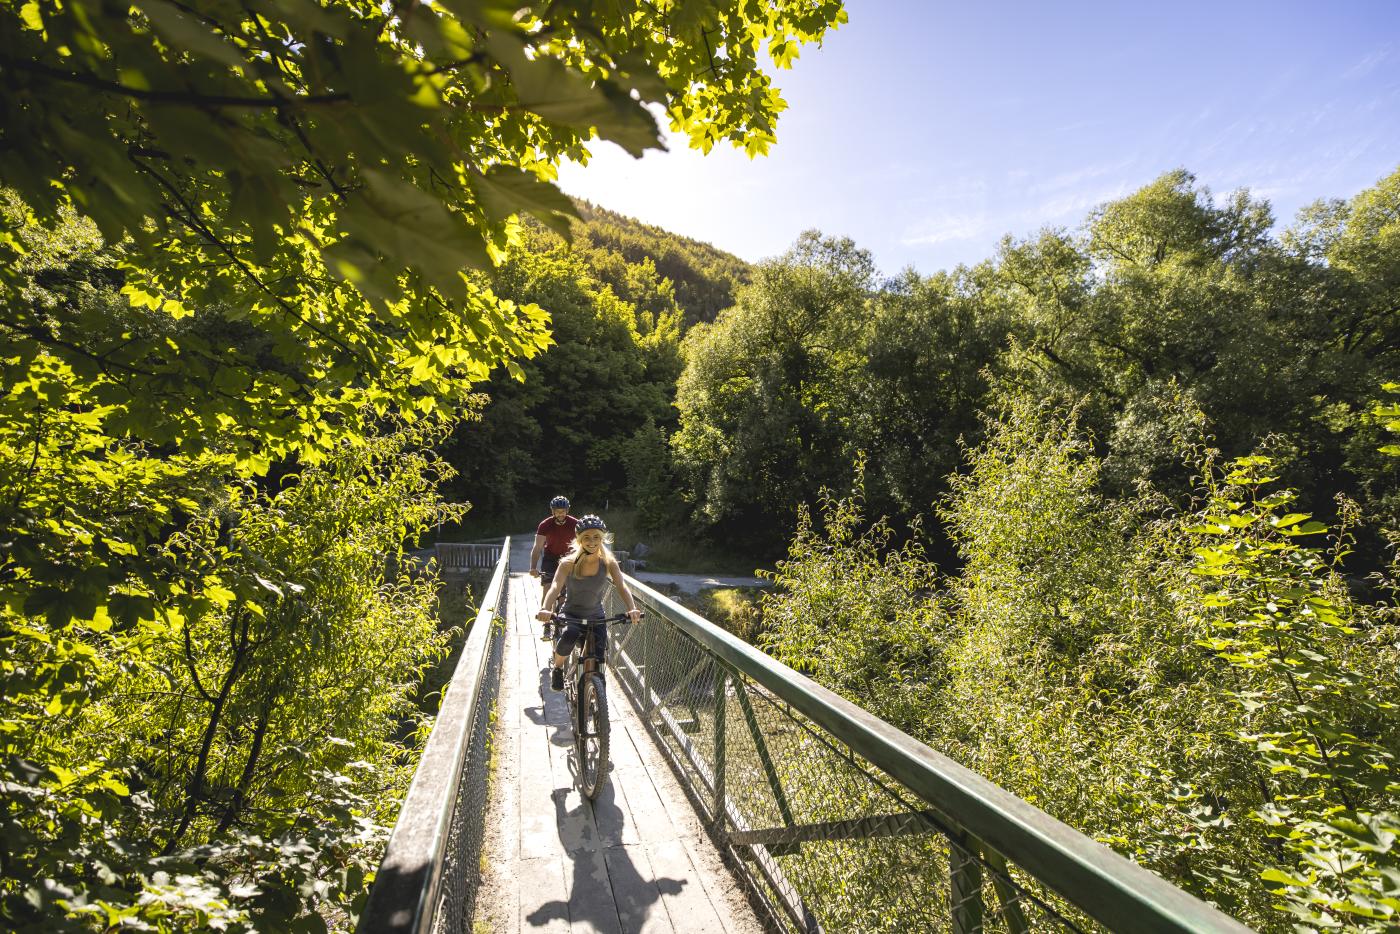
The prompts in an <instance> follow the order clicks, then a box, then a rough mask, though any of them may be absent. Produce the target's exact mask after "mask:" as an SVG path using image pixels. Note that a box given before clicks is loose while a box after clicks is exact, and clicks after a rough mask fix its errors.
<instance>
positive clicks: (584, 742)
mask: <svg viewBox="0 0 1400 934" xmlns="http://www.w3.org/2000/svg"><path fill="white" fill-rule="evenodd" d="M581 688H582V690H581V691H580V692H579V704H578V706H579V726H578V729H579V734H578V740H579V744H578V750H579V785H580V790H581V791H582V792H583V796H584V797H585V798H589V799H592V798H596V797H598V792H600V791H602V790H603V786H604V785H605V784H607V781H608V695H607V691H606V688H605V685H604V683H603V676H602V675H601V674H599V673H598V672H596V671H591V672H589V673H588V674H586V675H584V677H583V684H582V685H581Z"/></svg>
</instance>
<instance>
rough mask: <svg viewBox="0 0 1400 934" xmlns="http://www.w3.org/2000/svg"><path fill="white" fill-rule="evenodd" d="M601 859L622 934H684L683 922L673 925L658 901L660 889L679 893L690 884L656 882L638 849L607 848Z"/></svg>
mask: <svg viewBox="0 0 1400 934" xmlns="http://www.w3.org/2000/svg"><path fill="white" fill-rule="evenodd" d="M603 857H604V859H605V860H606V862H607V866H608V879H609V880H611V882H612V891H613V900H614V901H615V902H616V904H617V913H618V918H619V920H620V921H621V923H622V929H623V931H624V932H625V934H671V932H673V931H677V930H679V931H686V930H687V928H686V927H685V926H684V921H683V920H682V922H681V926H680V927H677V926H676V925H674V924H673V923H672V919H671V916H670V915H669V914H667V912H666V906H665V904H664V903H663V902H662V900H661V896H662V889H661V886H664V887H665V888H666V889H668V890H670V889H674V890H679V889H680V888H682V887H684V886H685V885H687V884H689V880H684V879H660V880H658V879H657V878H656V873H655V872H654V871H653V869H652V866H651V861H650V860H649V859H648V858H647V852H646V849H645V848H643V847H640V846H610V847H608V848H607V849H605V850H604V851H603Z"/></svg>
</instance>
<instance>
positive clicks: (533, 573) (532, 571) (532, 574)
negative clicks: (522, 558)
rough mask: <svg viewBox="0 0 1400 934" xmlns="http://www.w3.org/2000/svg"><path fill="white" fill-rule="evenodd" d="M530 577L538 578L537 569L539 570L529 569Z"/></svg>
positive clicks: (538, 571)
mask: <svg viewBox="0 0 1400 934" xmlns="http://www.w3.org/2000/svg"><path fill="white" fill-rule="evenodd" d="M530 576H531V577H539V576H540V569H539V568H530Z"/></svg>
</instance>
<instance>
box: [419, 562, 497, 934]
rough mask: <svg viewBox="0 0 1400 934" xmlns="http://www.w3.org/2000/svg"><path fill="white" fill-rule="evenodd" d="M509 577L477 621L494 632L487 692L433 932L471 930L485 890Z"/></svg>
mask: <svg viewBox="0 0 1400 934" xmlns="http://www.w3.org/2000/svg"><path fill="white" fill-rule="evenodd" d="M508 574H509V568H507V571H506V574H504V575H503V576H502V586H501V588H500V592H499V594H498V596H497V599H496V603H495V606H494V607H490V608H487V607H482V608H481V612H479V613H478V614H477V619H476V623H474V625H478V626H479V625H482V624H483V623H485V624H487V625H489V626H491V634H490V639H489V641H488V646H487V650H486V659H485V661H484V663H483V666H482V672H481V690H480V692H479V693H478V694H477V699H476V707H475V709H474V710H473V711H472V724H471V733H470V734H469V735H470V739H469V742H468V745H467V754H466V758H465V761H464V762H463V765H462V777H461V781H460V783H459V784H458V786H457V800H456V803H455V804H454V805H453V808H452V823H451V830H450V832H449V835H448V839H447V847H446V850H445V853H444V855H443V865H442V879H441V883H440V886H439V889H438V906H437V910H436V911H435V912H434V913H433V934H447V932H458V931H468V930H471V925H472V913H473V911H474V910H475V908H476V896H477V892H478V891H479V890H480V889H481V882H482V872H483V867H482V865H481V861H482V840H483V838H484V835H485V829H486V824H485V821H486V802H487V782H488V779H489V777H490V771H491V768H490V767H491V735H492V733H493V730H492V723H493V720H494V719H495V715H496V698H497V697H498V696H499V694H500V686H501V659H502V657H503V656H504V650H505V635H506V624H505V621H506V602H507V595H508V594H509V592H510V587H509V586H506V578H507V577H508ZM488 610H489V612H488Z"/></svg>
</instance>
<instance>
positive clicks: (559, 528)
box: [535, 516, 578, 558]
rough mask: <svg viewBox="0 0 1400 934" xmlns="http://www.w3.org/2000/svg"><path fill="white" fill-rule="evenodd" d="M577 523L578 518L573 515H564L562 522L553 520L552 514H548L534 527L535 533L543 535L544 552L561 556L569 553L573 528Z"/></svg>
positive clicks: (572, 541)
mask: <svg viewBox="0 0 1400 934" xmlns="http://www.w3.org/2000/svg"><path fill="white" fill-rule="evenodd" d="M577 525H578V519H576V518H574V517H573V516H565V517H564V521H563V522H562V523H559V522H555V521H554V517H553V516H549V517H548V518H547V519H545V520H544V521H543V522H541V523H540V525H539V528H537V529H535V534H536V535H543V536H544V552H545V554H547V555H554V557H556V558H562V557H564V556H565V555H566V554H568V553H569V547H570V546H571V545H573V543H574V528H575V527H576V526H577Z"/></svg>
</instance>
